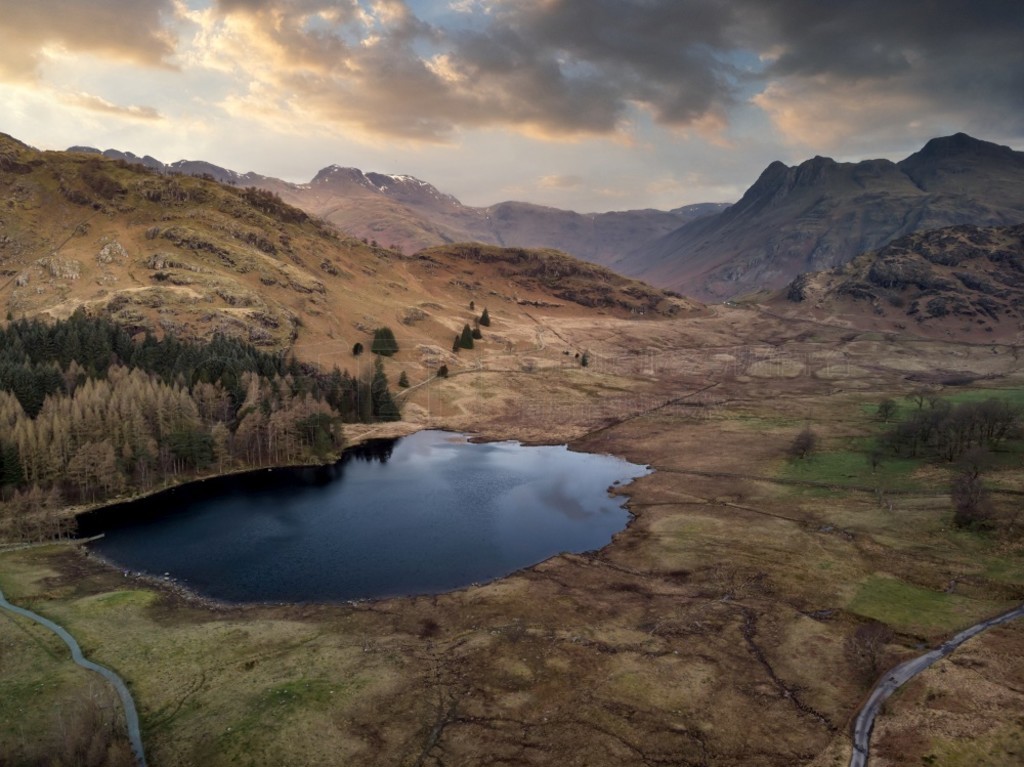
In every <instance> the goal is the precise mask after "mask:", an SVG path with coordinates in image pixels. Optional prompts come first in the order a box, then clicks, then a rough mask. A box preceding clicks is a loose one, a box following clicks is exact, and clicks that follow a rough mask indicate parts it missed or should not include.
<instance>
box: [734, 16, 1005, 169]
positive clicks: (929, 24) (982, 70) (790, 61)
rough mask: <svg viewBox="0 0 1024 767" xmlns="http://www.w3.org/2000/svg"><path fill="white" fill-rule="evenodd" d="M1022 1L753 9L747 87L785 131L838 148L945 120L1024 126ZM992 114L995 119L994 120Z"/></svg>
mask: <svg viewBox="0 0 1024 767" xmlns="http://www.w3.org/2000/svg"><path fill="white" fill-rule="evenodd" d="M1021 29H1024V5H1022V4H1020V3H1005V2H1001V1H1000V0H980V1H979V2H973V3H970V4H968V3H961V2H957V1H956V0H931V1H928V0H911V1H909V2H907V1H904V2H898V3H894V2H890V1H889V0H859V1H858V2H848V3H817V2H812V1H811V0H782V1H781V2H778V3H775V4H773V5H772V6H771V11H770V12H769V13H762V14H760V24H759V25H757V26H756V27H752V28H751V42H752V45H753V46H755V47H757V48H758V49H760V50H762V51H764V52H766V53H768V54H769V55H768V56H767V57H766V61H767V63H766V66H765V70H764V72H763V73H762V74H761V76H760V77H761V79H762V80H763V83H764V85H763V89H762V90H761V92H760V93H758V94H757V95H755V96H754V97H753V101H754V103H756V104H757V105H759V106H761V107H762V108H763V109H764V110H765V111H766V113H767V114H768V115H769V116H770V117H771V119H772V120H773V123H774V124H775V126H776V128H777V129H778V130H779V131H780V133H781V134H782V135H783V136H784V137H785V138H786V139H787V140H789V141H790V142H792V143H795V144H800V145H805V146H808V147H814V148H818V149H820V148H830V147H832V148H835V147H840V146H843V145H844V144H846V143H847V142H851V141H858V140H859V141H860V142H861V143H866V141H865V140H866V139H867V138H868V137H869V136H870V137H874V138H876V139H882V140H893V139H895V138H896V137H898V136H900V135H901V134H902V135H903V136H904V137H906V136H907V135H908V133H909V134H911V135H913V137H914V139H917V138H927V137H929V136H934V135H936V133H937V132H939V131H943V130H961V129H969V130H975V131H978V132H982V133H985V134H988V133H990V132H991V131H992V130H993V129H996V130H1002V131H1009V132H1011V133H1017V134H1018V135H1019V134H1020V132H1021V131H1024V111H1022V103H1024V102H1022V101H1021V94H1022V93H1024V46H1022V45H1021V42H1020V41H1021V38H1020V30H1021ZM993 123H995V124H993Z"/></svg>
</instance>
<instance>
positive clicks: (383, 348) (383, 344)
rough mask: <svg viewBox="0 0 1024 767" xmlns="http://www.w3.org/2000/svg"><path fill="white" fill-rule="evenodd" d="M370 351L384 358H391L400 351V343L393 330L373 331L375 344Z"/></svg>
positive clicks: (379, 329)
mask: <svg viewBox="0 0 1024 767" xmlns="http://www.w3.org/2000/svg"><path fill="white" fill-rule="evenodd" d="M370 351H372V352H373V353H374V354H379V355H381V356H383V357H390V356H391V355H393V354H395V353H396V352H397V351H398V341H397V340H395V334H394V332H392V330H391V328H388V327H383V328H377V329H376V330H375V331H373V344H372V346H371V347H370Z"/></svg>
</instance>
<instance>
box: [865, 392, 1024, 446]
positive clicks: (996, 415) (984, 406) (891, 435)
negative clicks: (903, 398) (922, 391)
mask: <svg viewBox="0 0 1024 767" xmlns="http://www.w3.org/2000/svg"><path fill="white" fill-rule="evenodd" d="M926 402H927V406H926V405H925V401H922V402H921V404H920V405H919V406H918V408H917V410H915V411H912V412H911V414H910V415H909V416H908V417H907V418H905V419H904V420H902V421H900V422H899V423H897V424H896V425H895V426H894V427H893V428H892V429H890V430H889V431H887V432H886V433H885V434H884V435H883V436H882V438H881V444H882V446H883V447H886V448H888V449H889V450H890V451H891V452H892V453H893V454H894V455H899V456H908V457H911V458H917V457H933V458H941V459H943V460H945V461H955V460H957V459H959V458H960V457H961V456H963V455H964V454H965V453H967V452H968V451H969V450H972V449H982V450H992V449H994V448H996V447H998V446H999V444H1000V443H1001V442H1003V441H1004V440H1005V439H1007V438H1008V437H1009V436H1011V435H1012V434H1013V433H1014V432H1015V430H1016V428H1017V426H1018V425H1019V423H1020V418H1021V412H1020V408H1018V407H1016V406H1015V405H1013V404H1012V403H1010V402H1007V401H1005V400H1000V399H995V398H989V399H986V400H984V401H983V402H963V403H960V404H952V403H950V402H947V401H945V400H942V399H938V398H933V399H930V400H927V401H926ZM879 414H880V415H883V414H885V420H888V417H890V416H891V408H889V407H888V403H887V401H883V402H882V403H881V404H880V405H879Z"/></svg>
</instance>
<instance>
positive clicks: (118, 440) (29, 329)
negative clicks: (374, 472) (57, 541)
mask: <svg viewBox="0 0 1024 767" xmlns="http://www.w3.org/2000/svg"><path fill="white" fill-rule="evenodd" d="M398 418H400V413H399V412H398V408H397V406H396V405H395V402H394V400H393V399H392V397H391V393H390V390H389V387H388V380H387V377H386V375H385V374H384V371H383V367H382V365H381V364H380V360H379V359H378V360H377V364H375V365H374V368H373V370H372V372H370V373H369V374H368V375H366V376H362V377H358V378H357V377H355V376H352V375H350V374H349V373H348V372H347V371H341V370H339V369H338V368H337V367H335V368H334V369H333V370H331V371H329V372H324V371H321V370H319V369H318V368H315V367H313V366H309V365H304V364H301V363H298V362H296V361H295V360H289V359H287V358H286V356H285V355H281V354H276V355H275V354H268V353H266V352H263V351H260V350H258V349H256V348H255V347H253V346H252V345H250V344H247V343H244V342H241V341H237V340H235V339H230V338H226V337H223V336H217V337H214V338H213V339H211V340H210V341H208V342H192V341H185V340H181V339H177V338H174V337H172V336H168V337H165V338H162V339H157V338H155V337H153V336H151V335H147V336H145V337H144V338H142V339H140V340H135V339H132V338H131V337H130V336H129V335H128V334H127V333H126V332H125V331H124V330H123V329H122V328H120V327H119V326H117V325H116V324H114V323H112V322H110V321H109V320H107V319H105V318H97V317H88V316H86V315H85V314H84V313H83V312H78V313H76V314H75V315H73V316H72V317H71V318H70V319H68V320H65V321H58V322H56V323H53V324H46V323H42V322H39V321H35V320H33V321H25V320H21V321H18V322H14V323H10V324H9V325H8V326H7V327H6V328H4V329H2V330H0V532H2V533H4V534H6V535H8V536H10V537H18V538H30V539H43V538H48V537H54V536H60V535H63V534H65V533H67V532H68V529H67V527H66V525H67V523H66V521H65V520H64V519H63V515H61V514H60V511H61V509H62V508H63V507H64V505H65V504H67V503H93V502H98V501H103V500H106V499H109V498H113V497H116V496H118V495H120V494H122V493H124V492H126V491H129V490H131V491H146V490H149V489H152V488H156V487H160V486H162V485H164V484H166V483H167V482H168V481H173V480H177V479H181V478H187V477H189V476H195V475H197V474H201V473H204V472H209V471H213V470H216V471H226V470H230V469H235V468H245V467H251V466H262V465H269V464H282V463H295V462H303V461H307V460H309V459H311V458H317V459H320V460H323V459H326V458H328V457H329V456H331V455H332V454H335V453H336V452H337V451H338V450H339V449H340V448H341V447H342V445H343V444H344V437H343V433H342V424H343V423H344V422H355V421H374V420H396V419H398Z"/></svg>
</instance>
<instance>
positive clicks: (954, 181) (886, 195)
mask: <svg viewBox="0 0 1024 767" xmlns="http://www.w3.org/2000/svg"><path fill="white" fill-rule="evenodd" d="M1020 222H1024V152H1019V151H1015V150H1013V149H1010V148H1009V147H1005V146H999V145H997V144H993V143H991V142H987V141H981V140H978V139H975V138H972V137H970V136H967V135H965V134H963V133H958V134H956V135H953V136H947V137H944V138H936V139H932V140H931V141H929V142H928V143H927V144H926V145H925V146H924V147H923V148H922V149H921V150H920V151H918V152H916V153H914V154H912V155H911V156H909V157H907V158H906V159H904V160H902V161H900V162H898V163H896V162H892V161H890V160H884V159H879V160H864V161H862V162H856V163H841V162H836V161H835V160H832V159H830V158H827V157H814V158H812V159H810V160H807V161H805V162H803V163H801V164H799V165H797V166H793V167H790V166H787V165H785V164H784V163H781V162H773V163H772V164H771V165H769V166H768V167H767V168H766V169H765V170H764V171H763V172H762V173H761V175H760V177H759V178H758V179H757V181H755V182H754V184H753V185H752V186H751V187H750V188H749V189H748V190H747V192H746V193H745V194H744V195H743V197H742V198H741V199H740V200H739V202H737V203H736V204H735V205H733V206H731V207H730V208H728V209H726V210H724V211H723V212H721V213H719V214H717V215H714V216H709V217H706V218H703V219H700V220H698V221H694V222H691V223H688V224H685V225H683V226H682V227H680V228H679V229H676V230H675V231H673V232H671V233H669V234H667V235H665V236H663V237H661V238H658V239H656V240H653V241H650V242H648V243H647V244H645V245H641V246H640V247H639V248H637V249H635V250H634V251H633V252H632V253H630V254H629V255H628V256H626V257H624V258H622V259H620V260H618V261H616V262H613V263H612V267H613V268H615V269H617V270H618V271H620V272H622V273H624V274H629V275H632V276H636V277H640V278H641V279H645V280H646V281H648V282H651V283H653V284H657V285H661V286H663V287H667V288H672V289H674V290H679V291H680V292H683V293H685V294H687V295H691V296H698V297H702V298H704V299H708V300H722V299H726V298H730V297H734V296H737V295H742V294H747V293H750V292H751V291H757V290H761V289H778V288H780V287H783V286H784V285H786V284H787V283H788V282H789V281H790V280H792V279H793V278H794V277H795V276H796V275H797V274H799V273H801V272H807V271H820V270H823V269H829V268H833V267H836V266H839V265H841V264H844V263H846V262H848V261H850V260H851V259H852V258H854V257H855V256H857V255H859V254H861V253H864V252H865V251H868V250H872V249H875V248H879V247H881V246H883V245H885V244H886V243H888V242H891V241H892V240H894V239H896V238H898V237H902V236H905V235H907V234H910V233H913V232H919V231H927V230H930V229H938V228H942V227H946V226H953V225H959V224H971V225H976V226H1000V225H1009V224H1015V223H1020Z"/></svg>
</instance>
